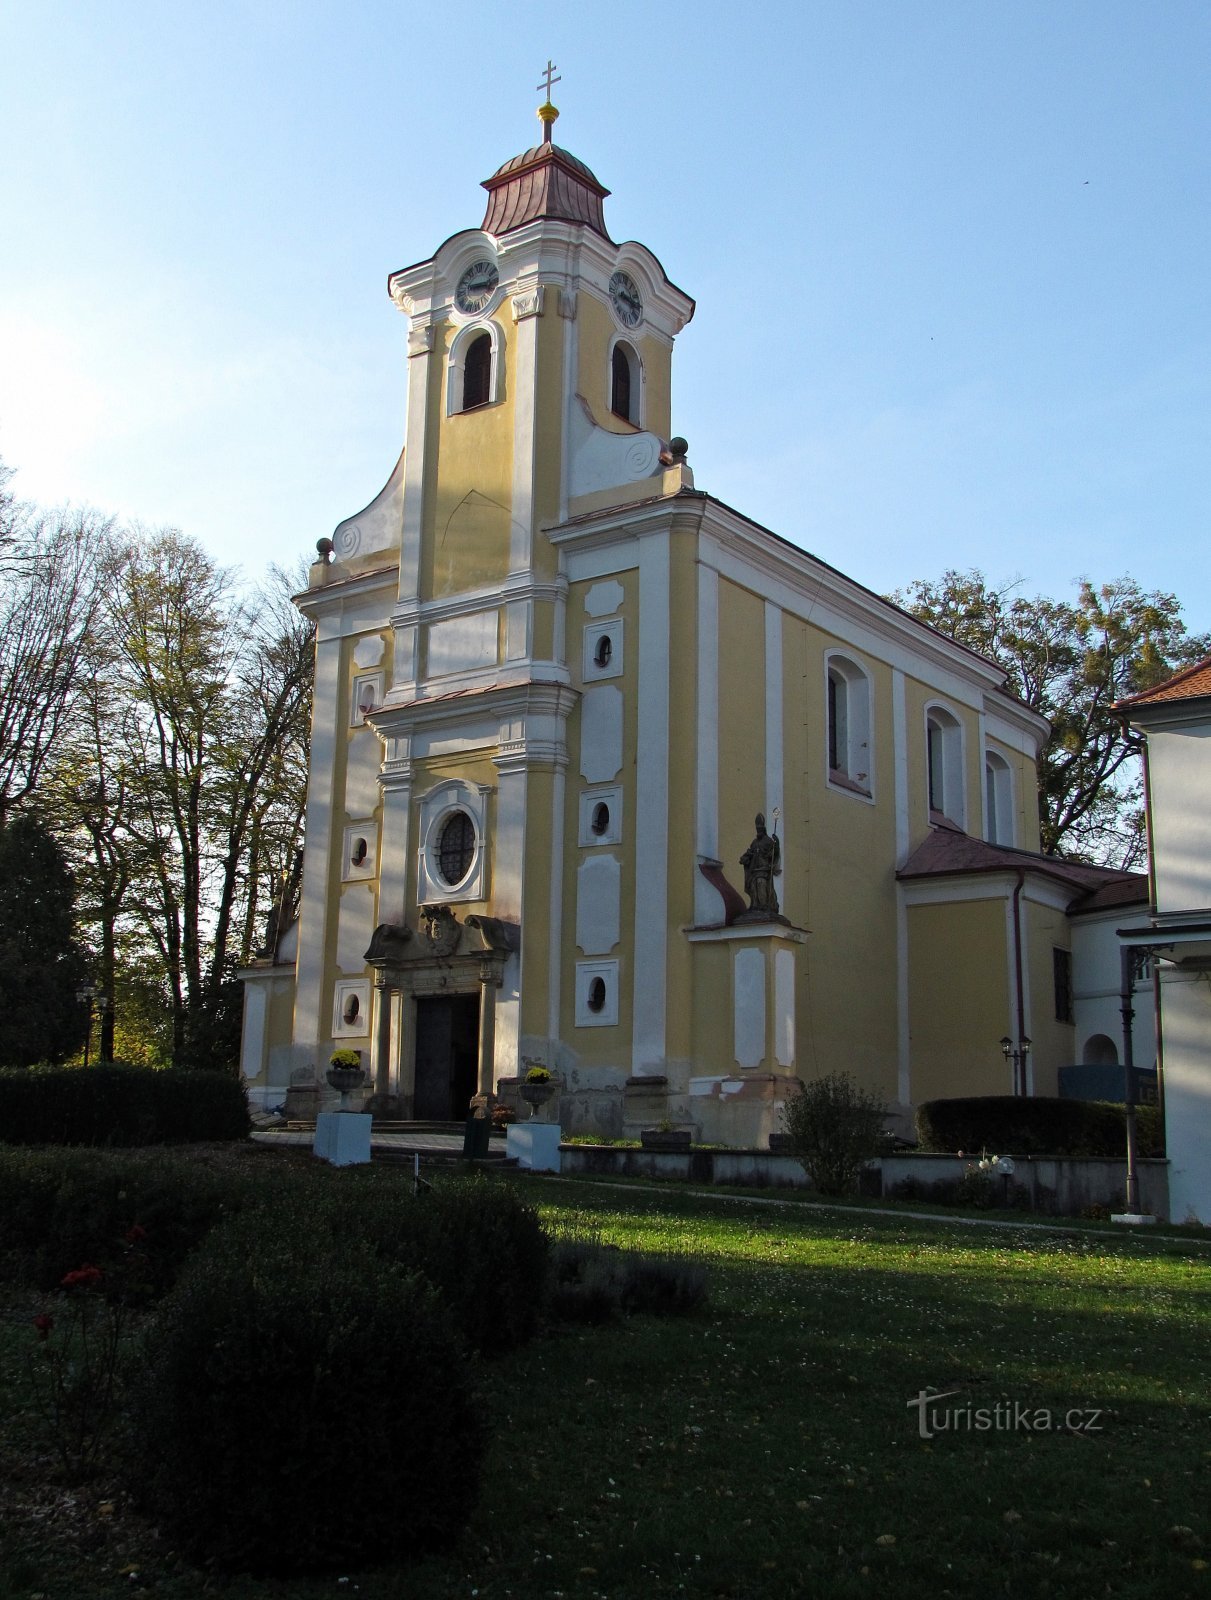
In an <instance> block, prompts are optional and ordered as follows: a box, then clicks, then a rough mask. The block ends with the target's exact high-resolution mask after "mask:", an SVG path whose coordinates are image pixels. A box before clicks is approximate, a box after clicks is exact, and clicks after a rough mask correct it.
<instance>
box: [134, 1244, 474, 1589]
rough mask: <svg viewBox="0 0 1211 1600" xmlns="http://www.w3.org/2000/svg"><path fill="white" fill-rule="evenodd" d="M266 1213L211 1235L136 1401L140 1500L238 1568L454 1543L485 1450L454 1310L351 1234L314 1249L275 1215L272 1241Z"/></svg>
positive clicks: (347, 1560) (269, 1569) (197, 1554)
mask: <svg viewBox="0 0 1211 1600" xmlns="http://www.w3.org/2000/svg"><path fill="white" fill-rule="evenodd" d="M265 1220H266V1219H265V1217H264V1216H260V1217H253V1216H245V1217H240V1218H237V1219H235V1220H234V1221H233V1222H230V1223H227V1224H225V1225H224V1226H223V1227H221V1228H219V1229H216V1230H215V1232H214V1233H213V1234H212V1235H211V1237H210V1239H209V1240H208V1241H207V1243H206V1244H205V1245H204V1246H203V1248H202V1249H201V1250H200V1251H199V1252H198V1254H197V1256H196V1257H195V1258H194V1260H193V1261H192V1262H191V1263H190V1265H189V1267H188V1269H187V1270H186V1272H185V1273H184V1274H183V1275H182V1278H181V1281H180V1283H179V1284H178V1285H177V1287H176V1289H175V1290H174V1291H173V1293H172V1294H171V1295H170V1296H169V1297H168V1298H167V1299H166V1300H165V1301H164V1304H163V1306H162V1308H161V1313H160V1315H159V1316H158V1317H157V1319H156V1322H155V1324H154V1326H153V1328H152V1330H151V1332H150V1334H149V1336H148V1339H147V1342H146V1347H145V1348H146V1358H145V1362H144V1366H143V1368H142V1371H141V1375H140V1379H139V1381H138V1384H137V1387H136V1389H135V1392H134V1395H133V1398H132V1410H131V1426H130V1431H129V1446H128V1451H127V1465H126V1471H127V1476H128V1478H129V1480H130V1482H131V1484H132V1486H133V1487H134V1489H135V1491H136V1493H137V1494H138V1496H139V1498H140V1499H141V1500H142V1502H143V1503H144V1504H145V1505H146V1506H147V1508H148V1509H149V1510H150V1512H151V1513H152V1515H153V1516H154V1517H155V1519H156V1520H157V1521H158V1522H159V1524H160V1526H161V1528H162V1530H163V1531H164V1532H165V1533H166V1534H167V1535H168V1536H169V1537H170V1538H172V1539H173V1540H174V1541H175V1542H176V1543H177V1544H178V1545H179V1547H180V1548H182V1549H184V1550H186V1551H188V1552H189V1553H190V1554H191V1555H192V1556H193V1557H194V1558H195V1559H197V1560H202V1561H206V1562H213V1563H215V1564H216V1565H217V1566H219V1567H222V1568H224V1569H226V1570H227V1571H232V1572H252V1573H254V1574H257V1575H281V1576H289V1575H291V1574H307V1575H311V1574H314V1573H319V1572H324V1571H332V1570H334V1569H337V1568H344V1569H346V1570H347V1569H348V1568H350V1567H355V1568H358V1569H361V1568H364V1567H366V1566H367V1565H372V1564H374V1563H375V1562H378V1561H383V1560H387V1559H398V1558H399V1557H400V1556H401V1555H403V1554H411V1553H415V1552H418V1551H421V1550H424V1549H426V1548H429V1547H432V1546H434V1545H437V1544H444V1543H447V1542H449V1541H450V1540H451V1539H453V1538H454V1537H455V1536H456V1535H457V1534H458V1533H459V1532H460V1531H461V1530H462V1528H463V1527H464V1526H465V1525H466V1522H467V1520H468V1518H469V1517H470V1514H471V1510H472V1507H473V1505H474V1502H475V1498H476V1494H477V1490H478V1483H479V1474H480V1468H481V1463H482V1458H483V1450H484V1442H485V1436H484V1427H483V1422H482V1415H483V1410H484V1408H483V1406H482V1405H480V1404H478V1403H477V1397H476V1395H475V1392H474V1390H473V1387H472V1382H471V1369H470V1367H469V1366H468V1363H467V1361H466V1357H465V1354H464V1351H463V1347H462V1342H461V1340H460V1339H459V1337H458V1333H457V1330H456V1328H455V1326H454V1322H453V1319H452V1318H451V1316H450V1313H449V1311H448V1310H447V1309H446V1307H444V1306H443V1305H442V1304H441V1301H440V1299H439V1297H438V1296H437V1294H436V1293H435V1291H434V1290H433V1289H432V1288H431V1287H430V1286H429V1285H428V1284H427V1283H425V1281H424V1280H423V1279H422V1278H421V1277H420V1276H419V1275H416V1274H413V1275H408V1274H405V1273H403V1272H401V1271H399V1270H397V1269H394V1268H391V1267H388V1266H386V1265H384V1263H383V1262H382V1260H381V1259H380V1258H378V1257H376V1256H375V1255H374V1254H373V1252H372V1251H370V1250H369V1249H367V1248H365V1247H364V1246H362V1245H360V1244H358V1243H356V1242H352V1241H347V1242H346V1243H345V1244H344V1245H343V1246H342V1248H341V1251H340V1253H339V1254H336V1255H334V1254H332V1253H330V1252H329V1251H328V1250H327V1249H322V1250H320V1251H318V1252H317V1250H316V1239H315V1235H314V1232H313V1231H312V1229H311V1227H310V1223H309V1220H308V1221H306V1222H304V1221H303V1220H302V1219H296V1221H295V1222H294V1224H293V1226H291V1225H289V1224H286V1223H285V1221H284V1219H281V1218H275V1221H276V1222H278V1223H279V1225H280V1226H279V1230H278V1231H277V1232H275V1233H274V1234H272V1235H270V1236H266V1235H265V1233H264V1225H265ZM351 1220H352V1219H351ZM350 1231H351V1232H352V1231H353V1229H352V1227H351V1228H350Z"/></svg>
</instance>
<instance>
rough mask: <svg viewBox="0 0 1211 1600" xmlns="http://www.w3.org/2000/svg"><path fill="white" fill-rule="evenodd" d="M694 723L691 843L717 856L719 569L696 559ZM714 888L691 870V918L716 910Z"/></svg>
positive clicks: (706, 918)
mask: <svg viewBox="0 0 1211 1600" xmlns="http://www.w3.org/2000/svg"><path fill="white" fill-rule="evenodd" d="M697 711H698V726H697V730H696V732H697V742H696V743H697V756H696V761H695V773H694V788H695V821H694V830H695V845H696V850H697V854H698V856H699V857H705V858H706V859H707V860H708V861H718V859H719V574H718V573H717V572H715V571H714V569H713V568H711V567H705V566H703V565H702V564H701V562H700V563H699V565H698V707H697ZM718 907H719V892H718V890H716V889H713V888H712V887H711V885H710V884H709V883H708V882H707V881H706V879H705V878H704V877H703V876H702V874H701V872H696V873H695V874H694V919H695V921H696V922H698V923H700V924H703V925H705V924H706V923H709V922H714V921H715V919H716V917H717V916H719V915H720V912H719V909H718Z"/></svg>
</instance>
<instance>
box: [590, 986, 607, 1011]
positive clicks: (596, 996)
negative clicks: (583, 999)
mask: <svg viewBox="0 0 1211 1600" xmlns="http://www.w3.org/2000/svg"><path fill="white" fill-rule="evenodd" d="M605 1003H606V986H605V979H604V978H594V979H593V981H592V983H591V984H590V985H589V1010H590V1011H604V1010H605Z"/></svg>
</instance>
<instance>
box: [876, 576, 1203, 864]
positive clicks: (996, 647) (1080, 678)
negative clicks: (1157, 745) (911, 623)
mask: <svg viewBox="0 0 1211 1600" xmlns="http://www.w3.org/2000/svg"><path fill="white" fill-rule="evenodd" d="M1018 587H1019V585H1018V584H1016V583H1013V584H1008V585H1005V586H1004V587H1002V588H999V589H998V588H995V587H993V586H992V585H990V584H989V582H988V580H987V579H986V578H985V576H984V574H983V573H982V572H979V571H976V570H974V569H973V570H972V571H969V572H956V571H950V572H946V573H944V574H943V575H942V577H941V578H940V579H939V580H938V581H937V582H930V581H927V580H919V581H918V582H916V583H913V584H910V585H909V587H908V588H907V589H906V590H901V591H898V592H897V593H895V594H894V595H892V597H891V598H892V599H893V600H894V601H896V603H897V604H899V605H902V606H903V607H904V608H905V609H906V610H907V611H909V612H910V613H911V615H913V616H914V617H917V618H919V619H920V620H921V621H922V622H928V623H929V624H930V625H931V626H932V627H934V628H937V629H938V630H939V632H941V633H945V634H947V635H948V636H949V637H950V638H952V639H955V640H957V641H958V643H960V644H964V645H967V646H968V647H969V648H970V649H972V650H976V651H978V652H979V653H980V654H981V655H984V656H988V657H989V658H990V659H991V660H993V661H995V662H996V663H997V665H998V666H1000V667H1001V668H1003V669H1004V671H1005V673H1006V675H1007V679H1008V683H1007V687H1008V688H1009V690H1010V692H1011V693H1013V694H1016V695H1017V696H1018V698H1019V699H1021V700H1022V701H1024V702H1025V704H1026V705H1028V706H1029V707H1030V708H1031V710H1033V711H1037V712H1040V713H1041V714H1042V715H1043V716H1044V717H1046V718H1047V719H1048V721H1049V722H1050V723H1051V728H1052V732H1051V737H1050V739H1049V740H1048V742H1047V744H1046V746H1045V747H1044V749H1043V751H1042V753H1041V756H1040V760H1039V767H1038V779H1039V819H1040V827H1041V837H1042V846H1043V851H1044V853H1045V854H1047V855H1063V856H1067V857H1069V858H1071V859H1073V860H1083V861H1094V862H1099V863H1103V864H1107V865H1114V866H1119V867H1122V868H1124V869H1126V868H1130V867H1133V866H1135V865H1137V864H1138V863H1139V862H1140V861H1141V860H1142V859H1143V855H1144V850H1145V846H1144V836H1143V803H1142V791H1141V778H1140V765H1139V759H1138V751H1137V748H1136V745H1135V742H1134V740H1133V739H1132V738H1131V736H1130V735H1129V734H1128V733H1127V731H1126V729H1125V728H1124V726H1123V724H1122V723H1121V722H1120V721H1119V720H1118V718H1117V717H1115V716H1114V715H1113V713H1112V709H1111V708H1112V707H1113V706H1114V704H1115V702H1116V701H1118V700H1121V699H1123V698H1124V697H1125V696H1127V695H1130V694H1135V693H1137V692H1139V691H1141V690H1143V689H1148V688H1151V687H1152V686H1153V685H1154V684H1157V683H1160V682H1162V681H1163V680H1164V679H1165V678H1167V677H1169V676H1170V674H1172V673H1173V672H1176V671H1178V670H1179V669H1180V668H1181V667H1183V666H1187V665H1189V664H1190V663H1191V662H1194V661H1197V660H1199V659H1200V658H1201V657H1202V656H1204V655H1206V654H1207V653H1208V652H1209V651H1211V635H1206V634H1203V635H1195V634H1191V633H1189V632H1188V631H1187V629H1186V625H1185V623H1184V622H1183V620H1182V614H1181V605H1180V603H1179V602H1178V600H1177V598H1176V597H1175V596H1174V595H1171V594H1163V593H1160V592H1157V593H1148V592H1146V591H1144V590H1143V589H1141V588H1140V586H1139V584H1138V583H1136V582H1135V580H1134V579H1132V578H1119V579H1118V580H1117V581H1116V582H1114V583H1109V584H1103V585H1102V586H1101V587H1095V586H1094V585H1093V584H1091V583H1088V582H1082V583H1081V585H1080V589H1079V592H1078V595H1077V599H1076V600H1075V602H1073V601H1067V600H1054V599H1049V598H1046V597H1042V596H1040V597H1037V598H1028V597H1027V596H1025V595H1022V594H1019V593H1017V590H1018Z"/></svg>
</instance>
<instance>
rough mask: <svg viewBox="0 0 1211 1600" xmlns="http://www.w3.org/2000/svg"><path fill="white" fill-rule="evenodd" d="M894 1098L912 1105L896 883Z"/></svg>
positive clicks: (904, 940)
mask: <svg viewBox="0 0 1211 1600" xmlns="http://www.w3.org/2000/svg"><path fill="white" fill-rule="evenodd" d="M896 1098H897V1099H898V1100H899V1102H900V1104H901V1105H902V1106H907V1105H911V1104H912V1033H911V1030H910V1028H909V985H908V905H907V902H906V900H905V896H904V885H903V884H902V883H897V884H896Z"/></svg>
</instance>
